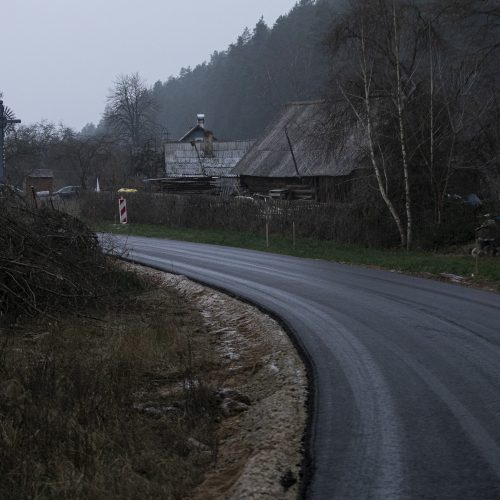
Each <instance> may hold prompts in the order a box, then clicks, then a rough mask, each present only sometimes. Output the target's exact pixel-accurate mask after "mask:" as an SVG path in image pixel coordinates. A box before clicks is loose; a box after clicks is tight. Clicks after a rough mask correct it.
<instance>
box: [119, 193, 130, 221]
mask: <svg viewBox="0 0 500 500" xmlns="http://www.w3.org/2000/svg"><path fill="white" fill-rule="evenodd" d="M118 210H119V212H120V224H128V219H127V201H126V200H125V198H122V197H120V198H118Z"/></svg>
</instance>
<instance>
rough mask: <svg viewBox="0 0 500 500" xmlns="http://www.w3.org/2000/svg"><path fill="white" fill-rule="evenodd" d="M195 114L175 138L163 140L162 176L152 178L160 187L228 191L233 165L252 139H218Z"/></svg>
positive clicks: (231, 185) (231, 186)
mask: <svg viewBox="0 0 500 500" xmlns="http://www.w3.org/2000/svg"><path fill="white" fill-rule="evenodd" d="M197 118H198V122H197V124H196V125H195V126H194V127H193V128H192V129H190V130H189V131H188V132H186V134H184V135H183V136H182V137H181V138H180V139H179V140H178V141H168V142H166V143H165V144H164V150H165V177H164V178H162V179H156V181H158V183H159V184H160V186H161V189H162V190H164V191H187V192H189V191H193V192H196V191H207V190H212V188H215V189H218V190H219V191H221V190H222V191H228V192H229V191H232V190H233V189H235V188H236V187H237V176H236V174H234V173H233V168H234V166H235V165H236V164H237V163H238V162H239V161H240V160H241V158H242V157H243V156H244V155H245V153H246V152H247V151H248V150H249V148H250V147H251V145H252V144H253V142H254V141H252V140H247V141H241V140H240V141H222V140H219V139H218V138H217V137H215V135H214V134H213V132H212V131H210V130H208V129H207V128H205V115H202V114H200V115H198V116H197ZM191 188H193V189H191Z"/></svg>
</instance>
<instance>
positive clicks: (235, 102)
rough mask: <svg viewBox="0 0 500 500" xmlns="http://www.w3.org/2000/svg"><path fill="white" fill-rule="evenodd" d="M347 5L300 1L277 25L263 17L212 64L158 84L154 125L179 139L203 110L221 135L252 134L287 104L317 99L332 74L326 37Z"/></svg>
mask: <svg viewBox="0 0 500 500" xmlns="http://www.w3.org/2000/svg"><path fill="white" fill-rule="evenodd" d="M342 3H343V2H342V1H340V0H316V1H315V0H301V1H300V2H298V3H297V4H296V5H295V7H294V8H293V9H292V10H291V11H290V12H289V13H288V14H286V15H283V16H281V17H280V18H279V19H278V20H277V21H276V23H275V25H274V26H273V27H272V28H271V27H269V26H267V25H266V23H265V22H264V20H263V19H261V20H260V21H258V22H257V24H256V25H255V27H254V28H253V30H252V31H250V30H248V29H246V30H245V31H244V32H243V34H242V35H241V36H239V37H238V40H237V41H236V42H235V43H234V44H232V45H230V46H229V48H228V49H227V50H226V51H224V52H215V53H214V54H212V56H211V58H210V61H209V62H205V63H203V64H200V65H198V66H196V67H195V68H194V69H191V68H187V69H186V68H184V69H182V70H181V72H180V75H179V76H178V77H176V78H170V79H169V80H168V81H166V82H157V83H156V84H155V85H154V88H153V95H154V98H155V101H156V104H157V106H158V108H159V109H158V116H157V118H156V122H157V123H160V124H161V125H162V126H163V127H164V129H166V131H168V136H169V138H170V139H177V138H179V137H181V135H182V134H183V133H184V132H186V130H188V129H189V128H190V127H192V126H193V124H194V121H195V119H196V114H197V113H205V114H206V116H207V126H208V127H209V128H210V129H211V130H213V131H214V133H215V134H216V136H217V137H219V138H223V139H248V138H255V137H257V136H259V135H260V134H261V133H262V130H263V128H264V127H265V126H266V125H267V124H268V123H269V121H270V120H271V119H272V117H273V115H274V114H275V113H276V112H277V111H278V110H279V109H280V108H281V106H282V105H283V104H284V103H286V102H288V101H291V100H304V99H314V98H318V97H320V96H321V89H322V87H323V85H324V83H325V81H326V79H327V75H328V63H327V49H326V47H325V45H324V40H325V37H326V35H327V32H328V29H329V27H330V26H331V24H332V21H333V19H334V16H335V11H336V10H338V8H339V7H340V5H341V4H342ZM207 29H210V27H207ZM215 29H216V28H215ZM193 42H194V43H195V42H196V41H193ZM199 43H203V41H202V40H200V42H199Z"/></svg>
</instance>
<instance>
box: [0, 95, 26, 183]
mask: <svg viewBox="0 0 500 500" xmlns="http://www.w3.org/2000/svg"><path fill="white" fill-rule="evenodd" d="M11 115H12V114H11V113H10V112H8V110H7V113H6V109H5V106H4V105H3V101H2V100H1V99H0V184H5V145H4V141H5V131H6V130H7V127H8V126H9V125H14V123H21V120H16V119H14V118H13V117H12V116H11Z"/></svg>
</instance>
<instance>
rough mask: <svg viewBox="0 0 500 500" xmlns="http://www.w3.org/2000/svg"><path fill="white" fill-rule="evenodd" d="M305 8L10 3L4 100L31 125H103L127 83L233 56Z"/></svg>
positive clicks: (5, 19) (279, 2) (0, 67)
mask: <svg viewBox="0 0 500 500" xmlns="http://www.w3.org/2000/svg"><path fill="white" fill-rule="evenodd" d="M295 1H296V0H210V1H202V0H191V2H185V1H183V0H175V1H174V0H141V1H139V0H134V1H133V0H0V19H1V28H0V33H1V37H2V50H1V51H0V91H3V93H4V101H5V104H6V105H8V106H9V107H10V108H12V109H13V110H14V111H15V113H16V116H17V117H18V118H20V119H21V120H22V121H23V123H25V124H28V123H33V122H38V121H40V120H42V119H46V120H49V121H52V122H56V123H59V122H62V123H64V124H65V125H68V126H71V127H73V128H76V129H77V130H79V129H81V128H82V127H83V126H84V125H85V124H86V123H89V122H94V123H96V124H97V122H98V121H99V120H100V117H101V113H102V111H103V110H104V104H105V100H106V95H107V94H108V91H109V89H110V88H111V87H112V86H113V82H114V80H115V78H116V76H117V75H119V74H128V73H134V72H136V71H137V72H138V73H139V74H140V75H141V76H142V77H143V78H144V79H146V81H147V83H148V84H149V85H153V84H154V82H155V81H157V80H162V81H165V80H166V79H168V77H169V76H171V75H174V76H175V75H177V74H178V73H179V70H180V69H181V67H187V66H195V65H196V64H198V63H201V62H203V61H205V60H208V59H209V56H210V54H211V53H213V52H214V51H215V50H218V51H221V50H225V49H226V48H227V46H228V45H229V44H230V43H232V42H234V41H235V40H236V38H237V37H238V35H240V34H241V32H242V31H243V29H244V28H245V27H246V26H248V27H249V28H250V29H252V28H253V26H255V24H256V23H257V21H258V20H259V18H260V16H262V15H263V16H264V19H265V21H266V22H267V24H268V25H270V26H272V25H273V24H274V22H275V21H276V19H277V18H278V17H279V16H280V15H282V14H285V13H287V12H288V11H289V10H290V9H291V8H292V7H293V5H294V4H295Z"/></svg>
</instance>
